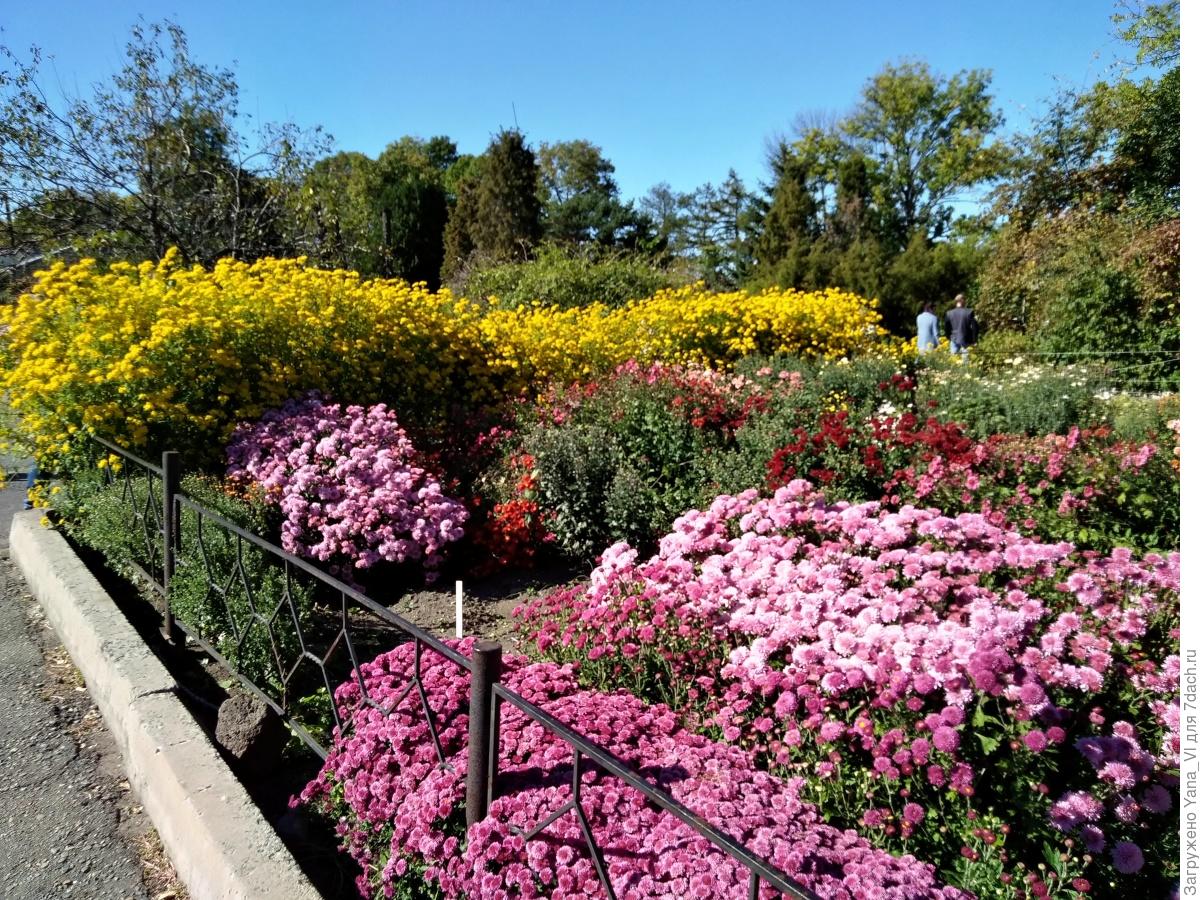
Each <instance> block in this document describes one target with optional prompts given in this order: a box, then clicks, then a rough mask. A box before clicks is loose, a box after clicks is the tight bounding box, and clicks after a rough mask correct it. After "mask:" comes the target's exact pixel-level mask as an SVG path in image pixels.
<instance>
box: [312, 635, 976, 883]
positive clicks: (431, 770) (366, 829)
mask: <svg viewBox="0 0 1200 900" xmlns="http://www.w3.org/2000/svg"><path fill="white" fill-rule="evenodd" d="M469 647H470V643H469V641H465V642H463V643H461V644H459V649H460V650H468V649H469ZM431 657H432V658H431ZM412 673H413V649H412V645H411V644H408V645H404V646H401V647H399V648H397V649H396V650H393V651H391V652H390V653H387V654H385V655H383V656H381V657H379V658H378V659H376V660H375V661H374V662H372V663H370V664H368V665H366V666H364V667H363V679H364V684H365V686H366V691H367V695H368V696H369V697H370V698H371V699H373V700H374V701H375V703H376V704H378V706H379V707H382V708H383V709H391V707H392V706H394V705H396V703H397V701H399V705H398V706H396V708H395V711H394V712H391V714H390V715H384V714H383V713H382V712H381V711H380V709H377V708H376V707H375V706H370V705H362V704H361V703H360V701H361V699H362V693H361V691H360V689H359V687H358V685H357V683H355V682H351V683H349V684H346V685H343V686H342V687H341V688H339V689H338V691H337V700H338V702H339V704H341V706H342V708H343V709H344V710H345V711H346V713H347V714H348V715H349V716H351V717H352V726H351V728H350V729H348V732H347V733H346V734H343V735H340V736H339V737H338V738H337V740H336V742H335V746H334V748H333V751H332V752H331V753H330V755H329V758H328V759H327V760H326V762H325V765H324V767H323V768H322V770H321V773H320V774H319V775H318V776H317V778H316V779H315V780H314V781H313V782H312V783H310V784H309V785H308V787H307V788H306V789H305V790H304V792H303V794H302V796H301V798H300V799H301V800H302V801H303V802H308V803H313V804H316V805H318V806H319V807H321V808H323V809H325V810H326V811H327V812H330V813H332V814H334V815H336V816H338V817H339V818H338V822H339V825H338V829H339V833H340V834H341V835H342V839H343V842H344V845H345V847H346V849H347V850H348V851H349V852H350V853H351V854H352V855H353V856H354V858H355V859H356V860H357V861H358V862H359V864H360V865H361V866H362V875H361V877H360V878H359V888H360V890H361V892H362V893H363V895H364V896H368V897H371V896H377V897H378V896H390V895H391V893H392V891H393V890H394V889H395V882H396V881H397V880H398V879H400V878H401V877H403V876H405V875H406V874H409V875H410V877H411V873H412V872H415V873H420V874H421V875H422V876H423V877H424V878H425V879H426V880H428V881H430V882H435V883H437V884H438V886H439V887H440V888H441V889H442V891H443V892H444V893H445V894H446V896H465V897H470V898H488V900H492V898H500V897H513V898H516V897H529V898H532V897H541V896H551V897H555V898H561V900H571V898H579V900H584V898H588V900H590V898H593V897H597V896H603V888H602V887H601V884H600V881H599V878H598V876H597V874H596V870H595V868H594V865H593V862H592V858H591V856H590V854H589V852H588V849H587V844H586V842H585V838H584V835H583V831H582V828H581V825H580V822H579V820H578V819H577V818H576V817H575V816H574V815H567V816H564V817H562V818H559V819H557V820H556V821H555V822H554V823H553V824H551V825H550V826H549V827H547V828H546V829H545V830H544V831H542V832H541V833H540V834H538V835H537V836H536V837H533V838H531V839H530V840H528V841H525V840H523V839H522V838H521V837H520V836H518V835H515V834H514V832H513V830H512V828H511V827H510V826H512V827H515V828H519V829H522V830H528V829H531V828H532V827H533V826H535V825H536V824H537V823H538V822H539V821H541V820H542V819H544V818H545V817H546V816H548V815H549V814H550V813H552V812H554V811H555V810H556V809H558V808H559V807H561V806H562V804H563V803H564V802H565V801H566V800H567V799H568V797H569V796H570V794H569V791H570V779H571V771H572V751H571V748H570V747H569V746H568V745H567V744H565V743H564V742H563V741H561V740H559V739H558V738H556V737H555V736H554V735H552V734H551V733H550V732H549V731H548V730H546V729H545V728H544V727H543V726H541V725H540V724H538V723H536V722H533V721H531V720H529V719H527V718H526V717H525V716H524V715H523V714H522V713H521V712H519V711H518V710H516V709H515V708H512V707H511V706H507V705H506V706H505V707H504V708H503V709H504V711H503V714H502V722H501V738H500V768H501V772H502V776H501V777H502V779H504V780H503V782H502V783H503V788H502V795H501V796H500V797H498V798H497V799H496V800H495V801H494V802H493V803H492V806H491V809H490V815H489V816H488V817H487V818H486V819H485V820H484V821H482V822H480V823H479V824H478V825H476V826H474V827H473V828H472V829H471V830H470V831H469V832H467V833H466V834H465V835H464V833H463V819H462V815H463V813H462V806H461V803H462V800H463V790H464V787H463V777H464V774H465V771H466V751H465V743H466V730H467V715H466V710H467V703H466V700H467V696H468V689H469V676H468V674H467V673H466V672H465V671H463V670H461V669H459V668H458V667H457V666H456V665H455V664H453V663H450V662H448V661H446V660H444V659H442V658H441V657H437V656H434V655H433V654H432V653H427V654H425V656H424V661H423V663H422V679H423V684H424V686H425V693H426V695H427V696H428V697H429V698H430V702H431V704H432V707H433V715H434V721H435V724H436V726H437V729H438V734H439V738H440V740H441V745H442V748H443V750H444V752H445V754H446V761H447V765H446V766H445V767H442V766H439V765H438V758H437V755H436V752H435V749H434V746H433V742H432V741H431V739H430V733H429V730H428V727H427V726H426V724H425V720H424V716H423V713H422V710H421V707H420V705H419V702H420V701H419V699H418V695H417V694H416V692H413V691H409V692H407V693H406V694H405V695H404V697H403V699H401V697H400V694H401V692H402V691H403V690H404V688H405V686H406V685H407V684H408V682H409V680H410V679H411V677H412ZM503 680H504V683H505V684H506V685H507V686H508V687H509V688H511V689H513V690H514V691H516V692H517V693H519V694H520V695H521V696H523V697H525V698H527V699H529V700H531V701H534V702H536V703H538V704H539V705H541V706H542V707H543V708H544V709H545V710H546V711H547V712H549V713H550V714H551V715H553V716H555V717H556V718H558V719H559V720H560V721H562V722H563V723H565V724H566V725H568V726H569V727H571V728H573V729H575V730H576V731H578V732H579V733H581V734H583V735H584V736H586V737H589V738H591V739H592V740H594V741H596V742H598V743H600V744H601V745H602V746H604V747H606V748H607V749H609V751H610V752H611V753H613V754H614V755H616V756H617V757H618V758H620V759H622V760H624V761H625V762H626V763H627V764H629V765H630V766H632V767H633V768H635V769H636V770H638V771H639V772H641V773H642V774H643V776H644V777H646V778H648V779H649V780H650V781H651V782H653V783H656V784H658V785H659V786H661V787H663V788H665V789H666V790H667V791H669V792H670V794H671V795H672V796H673V797H674V798H675V799H676V800H678V801H679V802H681V803H683V804H684V805H686V806H688V807H689V808H690V809H692V810H693V811H695V812H696V813H699V814H700V815H701V816H703V817H704V818H706V819H707V820H708V821H709V822H710V823H712V824H713V825H715V826H716V827H717V828H719V829H721V830H723V831H725V832H726V833H727V834H729V835H730V836H731V837H733V838H734V839H735V840H738V841H741V842H744V843H745V844H746V846H748V847H749V848H750V849H751V851H753V852H754V853H756V854H759V855H760V856H761V857H763V858H764V859H766V860H768V861H769V862H770V863H772V864H773V865H775V866H777V867H778V868H779V869H781V870H782V871H784V872H785V873H787V874H788V875H790V876H791V877H793V878H795V879H796V880H797V881H798V882H800V883H801V884H802V885H804V886H805V887H808V888H809V889H811V890H813V891H814V892H815V893H816V894H817V895H818V896H820V897H828V898H835V897H837V898H841V897H846V896H855V897H873V896H878V897H896V898H905V897H907V898H914V900H915V898H953V897H965V896H967V895H965V894H964V893H963V892H961V891H958V890H955V889H954V888H948V887H944V886H941V885H939V884H938V883H937V881H936V880H935V879H934V877H933V873H932V869H931V867H930V866H928V865H926V864H924V863H920V862H918V861H916V860H915V859H913V858H912V857H911V856H902V857H899V858H897V857H894V856H891V855H889V854H888V853H885V852H883V851H881V850H877V849H875V848H874V847H872V846H871V844H870V843H868V842H867V841H865V840H864V839H863V838H862V837H860V836H859V835H858V834H856V833H855V832H854V831H842V830H839V829H837V828H833V827H831V826H829V825H826V824H824V823H823V822H822V821H821V817H820V814H819V811H818V810H817V808H816V807H814V806H813V805H812V804H811V803H808V802H806V801H805V800H803V799H802V795H803V792H804V784H803V782H802V781H799V780H793V781H791V782H784V781H782V780H780V779H778V778H775V777H773V776H771V775H768V774H766V773H764V772H760V771H756V770H755V769H754V768H753V766H752V761H751V759H750V757H749V756H748V755H747V754H746V753H745V752H744V751H742V750H739V749H737V748H735V747H730V746H727V745H722V744H719V743H715V742H713V741H710V740H708V739H706V738H703V737H700V736H698V735H695V734H692V733H689V732H688V731H686V730H684V729H683V727H682V726H681V723H680V719H679V717H678V716H677V715H676V714H674V713H672V712H671V711H670V710H668V709H667V708H666V707H664V706H661V705H647V704H645V703H642V702H641V701H639V700H637V699H635V698H634V697H632V696H630V695H629V694H627V693H616V694H602V693H597V692H594V691H583V690H580V689H579V688H578V686H577V684H576V682H575V678H574V674H573V672H572V669H571V668H570V667H569V666H559V665H553V664H547V663H537V664H530V663H528V662H527V661H526V660H524V659H523V658H520V657H510V658H509V659H508V660H507V661H506V670H505V672H504V675H503ZM581 805H582V807H583V810H584V814H585V815H586V816H587V822H588V825H589V826H590V828H591V831H592V834H593V835H594V837H595V841H596V844H597V846H598V847H599V849H600V851H601V853H602V854H603V857H604V859H605V860H606V862H607V865H608V873H609V876H610V878H611V879H612V884H613V888H614V890H615V892H616V895H617V896H618V897H623V898H637V897H726V896H740V895H742V894H743V893H744V892H745V890H746V884H747V883H748V873H747V872H746V871H745V870H744V869H742V868H741V867H740V866H738V865H736V864H734V863H733V862H732V860H730V858H729V857H727V856H725V855H724V854H723V853H722V852H721V851H719V850H717V849H716V848H715V847H714V846H713V845H711V844H710V843H709V842H708V841H707V840H706V839H704V838H703V837H701V836H700V835H699V834H697V833H696V832H694V831H692V830H691V829H690V828H689V827H688V826H686V825H684V824H683V823H682V822H680V821H679V820H677V819H675V818H674V817H673V816H671V815H670V814H668V813H666V812H665V811H663V810H660V809H657V808H655V807H654V806H653V805H651V804H650V803H648V802H647V801H646V800H645V799H644V798H643V797H642V796H641V795H640V794H638V793H637V792H636V791H634V790H633V789H632V788H630V787H629V786H628V785H626V784H625V783H624V782H622V781H619V780H618V779H616V778H613V777H610V776H608V775H601V774H599V773H598V772H597V771H596V770H594V769H592V768H590V767H588V768H586V769H585V772H584V775H583V778H582V792H581ZM410 870H411V872H410ZM761 896H763V897H772V896H778V894H777V892H775V891H774V890H772V889H771V888H769V887H765V886H764V888H763V891H762V894H761Z"/></svg>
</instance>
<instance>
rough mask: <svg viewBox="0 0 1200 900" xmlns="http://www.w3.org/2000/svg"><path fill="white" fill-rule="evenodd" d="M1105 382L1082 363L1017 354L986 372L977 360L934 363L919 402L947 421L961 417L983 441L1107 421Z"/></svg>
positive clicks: (922, 385)
mask: <svg viewBox="0 0 1200 900" xmlns="http://www.w3.org/2000/svg"><path fill="white" fill-rule="evenodd" d="M972 359H974V354H973V352H972ZM1101 383H1102V382H1100V381H1098V380H1097V377H1096V376H1095V375H1094V374H1093V373H1092V372H1089V370H1088V369H1087V368H1086V367H1083V366H1074V365H1071V366H1065V367H1061V368H1059V367H1054V366H1048V365H1041V364H1038V363H1036V362H1034V361H1033V360H1031V359H1027V358H1022V357H1019V356H1018V357H1009V358H1008V362H1007V364H1005V365H1001V364H996V365H995V366H994V367H993V371H992V372H991V373H990V374H987V375H984V374H982V373H976V371H975V367H974V365H972V366H970V367H968V368H963V367H962V366H959V365H956V364H953V363H951V364H947V365H936V364H935V365H934V366H933V367H931V368H929V369H927V370H926V372H924V373H923V374H922V376H921V378H920V379H919V382H918V384H919V387H918V390H917V406H918V408H919V409H926V408H931V409H932V412H933V413H934V414H935V415H936V416H937V418H939V419H941V420H942V421H943V422H958V423H959V424H961V425H963V427H964V430H965V431H966V432H967V433H968V434H970V435H972V436H973V437H975V438H976V439H979V440H984V439H986V438H987V437H988V435H992V434H1025V435H1031V436H1032V435H1042V434H1065V433H1066V431H1067V429H1069V428H1070V427H1071V426H1072V425H1079V426H1083V427H1086V426H1090V425H1098V424H1101V423H1102V422H1103V421H1104V412H1103V407H1102V404H1101V402H1100V401H1099V400H1098V399H1097V398H1096V394H1097V392H1098V390H1099V387H1100V384H1101ZM931 403H932V404H936V405H935V406H934V407H930V404H931Z"/></svg>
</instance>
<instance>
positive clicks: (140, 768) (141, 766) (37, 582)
mask: <svg viewBox="0 0 1200 900" xmlns="http://www.w3.org/2000/svg"><path fill="white" fill-rule="evenodd" d="M41 515H42V514H41V512H40V511H39V510H31V511H29V512H21V513H17V514H16V515H15V516H14V517H13V522H12V529H11V532H10V535H9V552H10V553H11V556H12V560H13V562H14V563H15V564H16V566H17V568H19V569H20V570H21V573H22V574H23V575H24V576H25V580H26V582H27V583H28V585H29V588H30V591H31V593H32V594H33V595H34V597H36V598H37V600H38V602H39V603H40V604H41V605H42V607H43V609H44V610H45V612H46V618H47V619H48V620H49V622H50V624H51V625H52V626H53V627H54V630H55V632H56V633H57V634H58V637H59V639H60V640H61V641H62V643H63V646H65V647H66V649H67V652H68V653H69V654H70V655H71V659H72V660H73V661H74V663H75V666H76V667H77V668H78V669H79V671H80V672H81V673H82V674H83V678H84V681H85V682H86V684H87V688H88V691H89V693H90V694H91V695H92V698H93V699H94V700H95V702H96V705H97V706H98V707H99V709H100V712H101V714H102V715H103V716H104V721H105V723H106V724H107V725H108V728H109V730H110V731H111V732H112V734H113V737H114V739H115V740H116V742H117V745H118V746H119V747H120V748H121V755H122V757H123V758H124V763H125V771H126V773H127V775H128V777H129V783H130V785H131V786H132V787H133V789H134V791H135V792H136V794H137V796H138V798H139V800H140V801H141V803H142V806H143V807H144V808H145V810H146V812H147V814H148V815H149V816H150V819H151V821H153V822H154V827H155V828H156V829H157V830H158V833H159V836H160V837H161V839H162V843H163V847H164V848H165V849H166V852H167V855H168V856H169V857H170V858H171V862H172V863H174V865H175V871H176V873H177V874H178V875H179V878H180V880H181V881H182V882H183V883H184V884H185V885H187V888H188V892H189V894H190V895H191V896H192V898H193V900H270V898H280V900H284V898H287V900H319V896H320V895H319V894H318V893H317V891H316V889H315V888H314V887H313V886H312V884H311V883H310V882H309V880H308V879H307V877H305V875H304V873H303V872H302V871H301V870H300V867H299V866H298V865H297V864H296V861H295V860H294V859H293V858H292V855H291V853H289V852H288V850H287V848H286V847H285V846H284V845H283V842H282V841H281V840H280V838H279V836H278V835H277V834H276V833H275V831H274V829H272V828H271V826H270V825H269V824H268V823H267V821H266V820H265V819H264V818H263V816H262V813H261V812H260V811H259V810H258V808H257V807H256V806H255V805H254V803H253V801H252V800H251V799H250V797H249V795H248V794H247V793H246V789H245V788H244V787H243V786H242V784H241V783H240V782H239V781H238V780H237V778H236V777H235V776H234V774H233V772H231V771H230V769H229V767H228V766H227V765H226V764H225V761H224V760H223V759H222V758H221V756H220V754H219V753H218V752H217V750H216V748H215V747H213V745H212V743H211V742H210V741H209V739H208V736H207V735H206V734H205V733H204V732H203V731H202V730H201V728H200V726H199V725H197V724H196V722H195V720H194V719H193V718H192V716H191V714H190V713H188V711H187V709H186V708H184V706H183V704H182V703H181V702H180V701H179V698H178V697H176V696H175V693H174V689H175V680H174V679H173V678H172V677H171V676H170V674H169V673H168V672H167V670H166V668H165V667H164V666H163V665H162V663H161V662H159V660H158V659H157V657H155V656H154V654H153V653H152V652H151V650H150V648H149V647H147V646H146V644H145V642H144V641H143V640H142V638H141V637H140V636H139V635H138V633H137V632H136V631H135V630H134V628H133V626H132V625H130V624H129V622H128V621H127V620H126V618H125V616H124V615H123V614H122V613H121V611H120V610H119V609H118V608H117V606H116V604H115V603H114V602H113V600H112V598H111V597H109V595H108V594H107V592H106V591H105V590H104V588H102V587H101V586H100V583H99V582H98V581H96V579H95V577H93V576H92V574H91V573H90V572H89V571H88V570H87V567H86V566H85V565H84V564H83V562H82V561H81V560H80V559H79V557H78V556H76V555H75V553H74V551H73V550H72V549H71V547H70V545H68V544H67V542H66V540H65V539H64V538H63V536H62V535H60V534H59V533H58V532H56V531H52V530H50V529H48V528H45V527H43V526H42V525H41Z"/></svg>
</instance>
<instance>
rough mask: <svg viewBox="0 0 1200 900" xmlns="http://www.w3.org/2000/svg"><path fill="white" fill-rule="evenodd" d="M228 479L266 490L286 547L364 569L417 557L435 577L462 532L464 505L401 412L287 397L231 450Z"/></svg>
mask: <svg viewBox="0 0 1200 900" xmlns="http://www.w3.org/2000/svg"><path fill="white" fill-rule="evenodd" d="M228 456H229V475H230V476H231V477H232V478H234V479H238V480H245V479H249V480H251V481H253V482H254V483H256V484H258V485H259V486H260V487H261V488H262V489H263V490H264V491H265V493H266V496H267V498H268V499H270V500H272V501H274V502H276V503H278V504H279V508H280V509H281V510H282V512H283V514H284V516H285V518H284V522H283V527H282V533H281V542H282V544H283V547H284V549H285V550H289V551H291V552H293V553H297V554H299V555H301V556H307V557H310V558H313V559H319V560H321V561H329V560H332V561H334V562H343V561H350V562H351V563H352V564H353V566H354V567H355V568H359V569H366V568H370V567H371V566H373V565H375V563H377V562H379V561H381V560H388V561H391V562H404V561H406V560H417V561H421V562H423V563H424V564H425V566H426V567H427V568H428V569H429V570H430V571H431V572H432V571H433V570H435V569H436V567H437V564H438V562H439V561H440V559H441V551H442V549H443V547H445V545H447V544H449V543H450V542H452V541H456V540H458V539H459V538H461V537H462V535H463V529H462V526H463V523H464V522H465V521H466V519H467V510H466V508H465V507H464V506H463V505H462V504H461V503H460V502H459V501H457V500H455V499H453V498H450V497H446V496H444V495H443V494H442V489H441V485H440V484H439V483H438V481H437V480H436V479H434V478H433V477H431V476H430V474H429V473H428V472H426V471H425V470H424V469H422V468H421V467H420V466H418V465H416V464H415V463H414V461H413V457H414V451H413V446H412V443H411V442H410V441H409V440H408V437H407V435H405V433H404V430H403V429H402V428H400V427H399V425H397V424H396V415H395V413H393V412H392V411H391V410H390V409H388V408H387V407H385V406H383V405H382V404H380V405H378V406H373V407H371V408H370V409H364V408H363V407H361V406H347V407H346V408H345V409H343V408H342V407H341V406H339V405H337V404H335V403H326V402H324V401H323V400H321V399H320V398H319V397H316V396H312V397H309V398H307V399H305V400H298V401H289V402H288V403H286V404H284V406H283V407H282V408H281V409H278V410H274V411H272V412H269V413H267V414H266V415H265V416H263V418H262V419H261V420H260V421H258V422H256V423H253V424H246V425H241V426H239V427H238V428H237V429H236V430H235V431H234V435H233V441H232V443H231V444H230V445H229V450H228Z"/></svg>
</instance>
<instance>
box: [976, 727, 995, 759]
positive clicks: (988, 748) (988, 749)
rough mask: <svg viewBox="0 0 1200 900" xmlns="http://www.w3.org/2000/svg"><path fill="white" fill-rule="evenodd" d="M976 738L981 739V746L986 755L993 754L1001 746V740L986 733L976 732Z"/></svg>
mask: <svg viewBox="0 0 1200 900" xmlns="http://www.w3.org/2000/svg"><path fill="white" fill-rule="evenodd" d="M975 739H976V740H977V741H979V747H980V749H981V750H982V751H983V755H984V756H991V755H992V754H993V753H995V752H996V750H997V749H998V748H999V747H1000V741H999V740H997V739H996V738H994V737H988V736H987V735H986V734H980V733H978V732H976V734H975Z"/></svg>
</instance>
